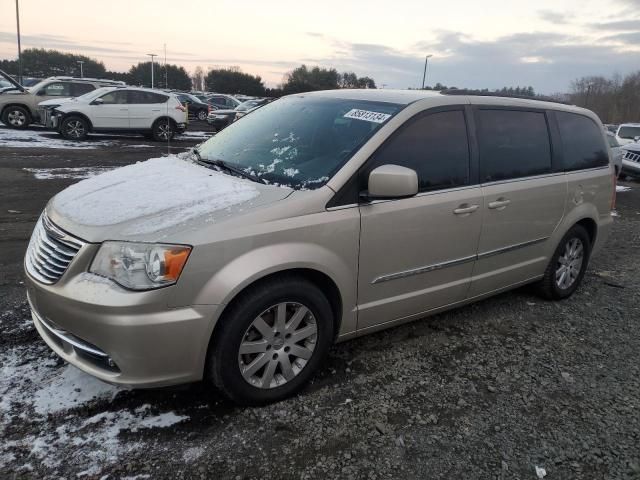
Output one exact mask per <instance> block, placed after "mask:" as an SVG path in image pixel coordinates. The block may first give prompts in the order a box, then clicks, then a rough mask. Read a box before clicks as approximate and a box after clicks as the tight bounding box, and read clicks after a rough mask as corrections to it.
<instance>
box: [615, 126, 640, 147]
mask: <svg viewBox="0 0 640 480" xmlns="http://www.w3.org/2000/svg"><path fill="white" fill-rule="evenodd" d="M637 137H640V123H623V124H621V125H620V126H619V127H618V130H617V131H616V140H617V141H618V143H619V144H620V145H626V144H627V143H634V142H635V141H636V138H637Z"/></svg>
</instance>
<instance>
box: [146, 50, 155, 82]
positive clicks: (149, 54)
mask: <svg viewBox="0 0 640 480" xmlns="http://www.w3.org/2000/svg"><path fill="white" fill-rule="evenodd" d="M147 56H149V57H151V88H153V57H157V56H158V55H156V54H155V53H147Z"/></svg>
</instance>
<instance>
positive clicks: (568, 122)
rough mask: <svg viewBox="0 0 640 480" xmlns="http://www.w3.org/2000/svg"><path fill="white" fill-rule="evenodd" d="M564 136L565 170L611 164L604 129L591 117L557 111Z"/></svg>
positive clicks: (562, 135) (561, 133)
mask: <svg viewBox="0 0 640 480" xmlns="http://www.w3.org/2000/svg"><path fill="white" fill-rule="evenodd" d="M556 118H557V119H558V127H559V128H560V136H561V137H562V150H563V161H564V168H565V170H580V169H583V168H596V167H602V166H605V165H608V164H609V153H608V152H607V146H606V145H605V143H604V139H603V138H602V135H603V134H602V130H601V129H600V128H599V127H598V126H597V125H596V123H595V122H594V121H593V120H591V119H590V118H589V117H585V116H584V115H579V114H576V113H567V112H556Z"/></svg>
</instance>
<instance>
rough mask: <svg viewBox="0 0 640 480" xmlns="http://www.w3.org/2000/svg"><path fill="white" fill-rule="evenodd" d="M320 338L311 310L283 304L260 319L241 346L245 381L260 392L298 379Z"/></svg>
mask: <svg viewBox="0 0 640 480" xmlns="http://www.w3.org/2000/svg"><path fill="white" fill-rule="evenodd" d="M317 338H318V326H317V324H316V319H315V317H314V315H313V313H312V312H311V310H309V308H307V307H305V306H304V305H302V304H300V303H296V302H283V303H278V304H277V305H273V306H272V307H269V308H268V309H266V310H265V311H264V312H262V313H261V314H260V315H258V316H257V317H256V318H255V319H254V320H253V322H252V323H251V325H250V326H249V328H248V329H247V331H246V332H245V334H244V336H243V337H242V341H241V343H240V348H239V350H238V365H239V367H240V373H241V374H242V377H243V378H244V379H245V380H246V381H247V382H248V383H249V384H250V385H252V386H254V387H257V388H264V389H269V388H275V387H279V386H282V385H284V384H285V383H287V382H289V381H290V380H292V379H293V378H295V377H296V376H297V375H298V374H299V373H300V372H301V371H302V370H303V369H304V367H305V366H306V364H307V362H308V361H309V359H310V358H311V356H312V355H313V352H314V350H315V348H316V341H317Z"/></svg>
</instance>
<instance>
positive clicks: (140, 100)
mask: <svg viewBox="0 0 640 480" xmlns="http://www.w3.org/2000/svg"><path fill="white" fill-rule="evenodd" d="M168 98H169V97H167V96H166V95H161V94H159V93H153V92H142V91H137V90H132V91H130V92H129V103H135V104H150V103H164V102H166V101H167V99H168Z"/></svg>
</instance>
